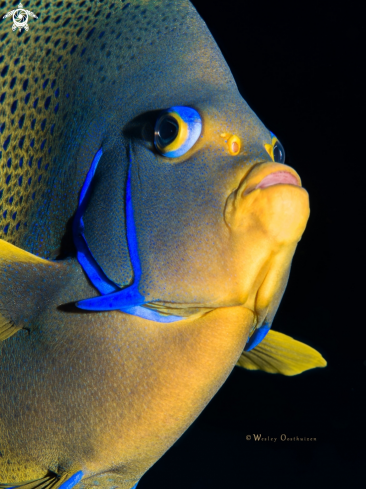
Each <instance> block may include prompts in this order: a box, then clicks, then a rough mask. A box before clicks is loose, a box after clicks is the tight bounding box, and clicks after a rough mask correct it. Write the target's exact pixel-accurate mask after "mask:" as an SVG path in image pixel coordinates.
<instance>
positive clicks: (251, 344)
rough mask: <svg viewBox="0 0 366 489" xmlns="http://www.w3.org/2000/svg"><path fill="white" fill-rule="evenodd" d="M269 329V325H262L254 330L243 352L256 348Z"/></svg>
mask: <svg viewBox="0 0 366 489" xmlns="http://www.w3.org/2000/svg"><path fill="white" fill-rule="evenodd" d="M270 329H271V326H270V325H269V324H264V325H263V326H261V327H260V328H258V329H257V330H255V331H254V333H253V334H252V336H251V337H250V338H249V339H248V342H247V344H246V345H245V348H244V351H250V350H253V348H255V347H256V346H258V345H259V343H260V342H261V341H262V340H263V338H264V337H265V336H266V334H267V333H268V331H269V330H270Z"/></svg>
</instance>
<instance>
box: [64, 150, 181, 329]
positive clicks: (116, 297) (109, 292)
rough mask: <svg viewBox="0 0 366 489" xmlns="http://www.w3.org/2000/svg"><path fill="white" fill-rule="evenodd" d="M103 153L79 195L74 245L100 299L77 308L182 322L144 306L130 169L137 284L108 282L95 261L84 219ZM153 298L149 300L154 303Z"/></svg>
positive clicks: (129, 223)
mask: <svg viewBox="0 0 366 489" xmlns="http://www.w3.org/2000/svg"><path fill="white" fill-rule="evenodd" d="M102 154H103V151H102V149H100V150H99V151H98V152H97V154H96V155H95V157H94V159H93V162H92V165H91V168H90V170H89V172H88V174H87V177H86V179H85V183H84V185H83V188H82V189H81V193H80V200H79V208H78V210H77V213H76V215H75V219H74V224H73V233H74V242H75V246H76V248H77V250H78V253H77V258H78V261H79V263H80V265H81V266H82V268H83V270H84V271H85V273H86V274H87V276H88V277H89V279H90V280H91V282H92V283H93V285H94V286H95V287H96V288H97V289H98V290H99V292H101V294H103V295H101V296H98V297H94V298H92V299H86V300H83V301H80V302H77V303H76V305H77V307H79V308H80V309H86V310H89V311H108V310H121V311H123V312H125V313H127V314H131V315H134V316H139V317H142V318H144V319H149V320H151V321H157V322H161V323H171V322H174V321H180V320H181V319H184V318H182V317H181V316H173V315H172V316H165V315H163V314H160V313H159V312H158V311H153V310H151V309H147V308H146V307H141V306H142V305H143V304H146V303H147V302H148V301H146V299H145V297H144V296H143V295H141V294H140V292H139V290H138V288H139V284H140V280H141V262H140V257H139V254H138V246H137V236H136V226H135V221H134V217H133V206H132V195H131V168H130V169H129V171H128V176H127V185H126V231H127V245H128V251H129V255H130V260H131V264H132V269H133V272H134V282H133V284H132V285H130V286H129V287H126V288H125V289H122V290H121V289H120V288H119V287H118V286H117V285H116V284H115V283H114V282H112V281H111V280H109V279H108V278H107V276H106V275H105V273H104V272H103V270H102V269H101V267H100V266H99V265H98V263H97V262H96V260H95V259H94V257H93V255H92V253H91V251H90V249H89V247H88V245H87V242H86V239H85V236H84V223H83V219H82V216H83V214H84V212H85V209H86V205H87V203H88V198H89V193H90V191H89V189H90V183H91V181H92V179H93V176H94V174H95V171H96V168H97V165H98V163H99V160H100V158H101V156H102ZM151 300H152V299H150V301H151Z"/></svg>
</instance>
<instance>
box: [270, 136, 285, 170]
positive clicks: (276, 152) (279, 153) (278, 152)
mask: <svg viewBox="0 0 366 489" xmlns="http://www.w3.org/2000/svg"><path fill="white" fill-rule="evenodd" d="M271 136H272V146H273V160H274V161H275V162H276V163H284V162H285V150H284V148H283V146H282V144H281V143H280V142H279V140H278V139H277V138H276V136H275V135H274V134H273V133H272V132H271Z"/></svg>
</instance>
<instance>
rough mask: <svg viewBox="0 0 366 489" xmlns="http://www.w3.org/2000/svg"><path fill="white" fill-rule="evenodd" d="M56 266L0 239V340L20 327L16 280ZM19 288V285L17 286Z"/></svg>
mask: <svg viewBox="0 0 366 489" xmlns="http://www.w3.org/2000/svg"><path fill="white" fill-rule="evenodd" d="M37 266H41V267H42V266H43V267H44V266H46V267H47V268H49V267H51V268H52V267H57V265H56V264H54V263H53V262H50V261H48V260H44V259H42V258H39V257H38V256H35V255H33V254H32V253H28V252H27V251H24V250H22V249H20V248H18V247H17V246H14V245H12V244H10V243H8V242H7V241H4V240H2V239H0V342H1V341H4V340H6V339H7V338H10V336H13V335H14V334H15V333H16V332H17V331H19V330H20V329H22V326H21V325H20V324H17V321H16V320H14V317H16V314H14V303H15V302H19V298H18V297H14V296H13V293H14V289H15V285H13V284H16V283H17V281H19V280H20V279H23V281H24V279H25V278H26V275H31V271H32V270H31V269H32V267H33V268H34V267H37ZM17 290H20V287H18V288H17ZM0 488H1V486H0Z"/></svg>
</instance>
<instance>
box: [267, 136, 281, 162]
mask: <svg viewBox="0 0 366 489" xmlns="http://www.w3.org/2000/svg"><path fill="white" fill-rule="evenodd" d="M277 141H278V139H277V138H276V137H275V136H273V137H272V144H265V145H264V147H265V148H266V151H267V153H268V154H269V156H270V157H271V160H272V161H274V154H273V151H274V147H275V144H276V143H277Z"/></svg>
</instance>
